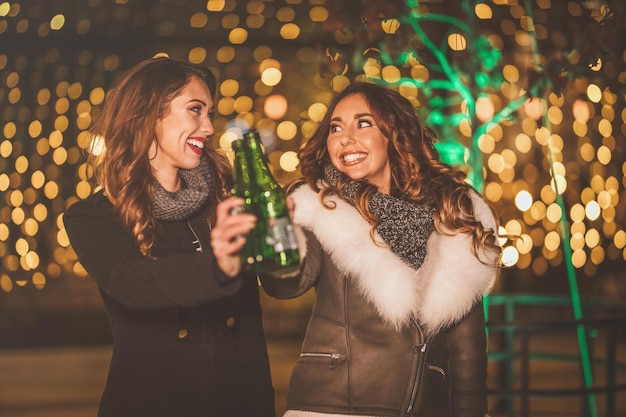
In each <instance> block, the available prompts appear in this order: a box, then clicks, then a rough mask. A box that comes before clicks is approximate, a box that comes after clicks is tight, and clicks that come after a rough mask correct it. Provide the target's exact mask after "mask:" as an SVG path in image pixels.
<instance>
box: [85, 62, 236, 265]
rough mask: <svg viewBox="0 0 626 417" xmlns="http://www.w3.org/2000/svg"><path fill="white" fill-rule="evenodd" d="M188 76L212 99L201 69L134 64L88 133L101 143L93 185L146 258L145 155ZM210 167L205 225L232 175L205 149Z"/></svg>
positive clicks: (150, 229)
mask: <svg viewBox="0 0 626 417" xmlns="http://www.w3.org/2000/svg"><path fill="white" fill-rule="evenodd" d="M192 77H196V78H198V79H199V80H201V81H203V82H204V83H205V84H206V85H207V86H208V87H209V90H210V91H211V93H212V94H213V95H215V89H216V86H217V81H216V79H215V76H214V75H213V73H212V72H211V71H210V70H209V69H208V68H205V67H202V66H200V65H194V64H190V63H186V62H182V61H177V60H173V59H170V58H165V57H158V58H152V59H148V60H145V61H142V62H140V63H139V64H137V65H135V66H134V67H132V68H131V69H130V70H129V71H127V72H126V73H125V74H124V75H123V76H122V78H120V79H119V80H118V81H117V82H116V83H115V84H114V86H113V87H112V88H111V89H110V90H109V92H108V93H107V95H106V98H105V101H104V105H103V107H102V108H101V111H100V113H99V114H98V116H97V118H96V122H95V124H94V126H93V128H92V134H93V135H94V137H97V138H101V139H102V140H104V145H105V150H104V153H103V154H101V155H99V156H97V155H94V154H92V155H91V160H92V163H93V164H94V165H95V167H94V169H95V178H96V181H97V182H98V183H99V184H100V185H101V186H102V188H103V189H104V192H105V193H106V196H107V197H108V199H109V200H110V201H111V203H112V204H113V207H114V210H115V214H116V215H117V218H118V221H119V222H120V224H121V226H122V228H123V229H124V230H125V231H126V232H127V233H128V234H129V235H130V236H132V237H133V238H134V240H135V242H136V243H137V246H138V247H139V249H140V251H141V252H142V253H143V254H144V255H146V256H149V254H150V250H151V248H152V246H153V245H154V242H155V239H156V233H157V230H156V219H155V217H154V209H153V205H152V195H153V192H154V184H155V181H156V180H155V177H154V175H153V173H152V169H151V167H150V161H149V156H148V150H149V149H150V146H151V145H152V143H153V142H154V140H155V137H156V134H155V128H156V124H157V121H158V120H159V119H161V118H163V117H164V116H165V115H166V114H167V112H168V110H169V105H170V103H171V101H172V100H173V99H174V98H175V97H177V96H178V95H179V94H180V93H181V90H182V89H183V88H184V87H185V86H186V85H187V83H188V82H189V81H190V80H191V78H192ZM205 152H206V153H207V155H208V156H209V159H210V161H212V162H213V163H212V164H211V165H212V169H213V178H214V184H215V187H216V191H215V194H216V196H217V199H212V201H210V207H209V218H208V221H209V222H214V221H215V218H214V216H215V206H216V205H217V202H218V201H219V200H221V199H223V198H225V197H226V196H227V195H228V192H229V190H230V188H231V187H232V174H231V169H230V165H229V163H228V160H227V159H226V158H225V157H224V156H223V155H221V154H218V153H217V152H215V151H213V150H209V149H207V148H205Z"/></svg>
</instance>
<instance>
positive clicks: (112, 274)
mask: <svg viewBox="0 0 626 417" xmlns="http://www.w3.org/2000/svg"><path fill="white" fill-rule="evenodd" d="M64 223H65V228H66V230H67V233H68V236H69V238H70V243H71V245H72V247H73V249H74V250H75V251H76V253H77V255H78V259H79V261H80V262H81V264H82V265H83V266H84V268H85V269H86V270H87V272H88V273H89V275H90V276H91V277H92V278H93V279H94V280H95V281H96V282H97V284H98V287H99V290H100V293H101V295H102V300H103V302H104V306H105V308H106V311H107V314H108V316H109V320H110V326H111V331H112V333H113V338H114V344H113V354H112V358H111V364H110V368H109V375H108V379H107V384H106V388H105V391H104V393H103V396H102V400H101V403H100V411H99V416H100V417H109V416H111V417H126V416H129V417H130V416H132V417H141V416H150V417H158V416H164V417H165V416H168V417H172V416H177V417H187V416H188V417H199V416H202V417H211V416H215V417H228V416H232V417H239V416H258V417H274V416H275V411H274V391H273V387H272V382H271V377H270V370H269V360H268V355H267V349H266V344H265V338H264V334H263V326H262V320H261V309H260V305H259V294H258V284H257V281H256V279H255V278H254V277H251V276H241V277H238V278H236V279H232V280H231V279H229V278H227V277H225V276H223V275H221V272H220V271H219V270H218V268H217V266H216V263H215V259H214V257H213V253H212V250H211V247H210V235H209V228H208V225H207V221H206V213H204V214H198V215H196V216H195V217H193V218H191V219H189V221H172V222H162V221H160V222H159V224H158V225H159V234H158V237H157V242H156V245H155V247H154V249H153V255H155V256H157V259H149V258H148V257H145V256H143V255H142V254H141V253H140V252H139V250H138V248H137V246H136V244H135V243H134V242H133V240H132V239H131V238H130V237H129V236H128V235H126V234H125V233H124V232H123V231H122V229H121V228H120V226H119V224H118V223H117V221H116V220H115V217H114V214H113V207H112V205H111V203H110V202H109V201H108V199H107V198H106V197H105V196H104V195H103V193H102V192H99V193H97V194H94V195H93V196H91V197H89V198H87V199H86V200H84V201H80V202H77V203H75V204H74V205H72V206H71V207H70V208H69V209H68V210H67V211H66V213H65V214H64ZM196 240H198V241H199V242H194V241H196ZM198 248H201V252H200V251H198Z"/></svg>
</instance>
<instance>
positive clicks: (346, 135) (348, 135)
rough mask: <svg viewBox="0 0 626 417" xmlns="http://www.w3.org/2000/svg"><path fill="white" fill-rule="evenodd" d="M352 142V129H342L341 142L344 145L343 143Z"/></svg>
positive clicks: (348, 143) (353, 140) (353, 139)
mask: <svg viewBox="0 0 626 417" xmlns="http://www.w3.org/2000/svg"><path fill="white" fill-rule="evenodd" d="M354 142H355V138H354V132H353V131H352V129H346V130H344V132H343V135H341V144H342V145H344V146H345V145H350V144H352V143H354Z"/></svg>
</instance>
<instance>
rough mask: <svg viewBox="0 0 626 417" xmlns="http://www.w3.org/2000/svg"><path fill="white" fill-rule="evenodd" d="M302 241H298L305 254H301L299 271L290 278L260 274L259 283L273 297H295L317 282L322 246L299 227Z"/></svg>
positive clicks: (311, 235) (310, 234) (309, 233)
mask: <svg viewBox="0 0 626 417" xmlns="http://www.w3.org/2000/svg"><path fill="white" fill-rule="evenodd" d="M301 230H302V233H303V237H304V241H302V242H299V244H300V246H301V247H302V246H305V247H306V251H305V254H302V252H301V256H302V262H301V263H300V270H299V273H298V274H297V275H296V276H294V277H292V278H276V277H273V276H271V275H261V276H260V277H259V278H260V279H261V283H262V285H263V289H264V290H265V292H266V293H267V294H268V295H269V296H272V297H274V298H281V299H287V298H295V297H299V296H301V295H303V294H304V293H306V292H307V291H308V290H309V289H311V287H313V286H314V285H315V284H316V283H317V279H318V278H319V274H320V268H321V262H322V248H321V246H320V243H319V242H318V241H317V239H315V237H314V235H313V233H311V232H309V231H307V230H304V229H301Z"/></svg>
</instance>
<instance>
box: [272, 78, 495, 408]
mask: <svg viewBox="0 0 626 417" xmlns="http://www.w3.org/2000/svg"><path fill="white" fill-rule="evenodd" d="M299 156H300V163H301V167H302V173H303V176H304V184H301V185H300V186H299V187H294V188H295V191H293V192H292V193H291V195H290V198H291V201H293V203H295V209H294V222H295V223H296V224H297V225H299V226H301V227H302V230H303V232H304V235H305V237H306V239H305V240H304V241H305V242H306V244H305V245H301V247H302V248H303V254H304V261H303V262H302V264H301V268H300V274H299V276H297V277H295V278H290V279H272V277H269V276H265V277H262V278H263V284H264V287H265V290H266V291H267V292H268V293H270V294H272V295H273V296H275V297H278V298H290V297H296V296H299V295H301V294H303V293H304V292H306V291H308V290H309V289H310V288H312V287H315V291H316V300H315V304H314V307H313V311H312V316H311V318H310V321H309V324H308V327H307V331H306V335H305V338H304V342H303V345H302V351H301V354H300V358H299V360H298V361H297V363H296V366H295V368H294V370H293V374H292V376H291V381H290V387H289V394H288V400H287V412H286V414H285V417H318V416H337V415H350V416H416V417H417V416H419V417H422V416H428V417H483V416H484V415H485V413H486V411H487V387H486V379H487V353H486V335H485V321H484V314H483V304H482V296H483V295H484V294H486V293H487V292H488V291H489V290H490V288H491V286H492V285H493V282H494V280H495V278H496V274H497V271H498V261H499V252H500V251H499V248H498V246H497V243H496V235H495V233H496V232H497V224H496V221H495V218H494V216H493V214H492V212H491V210H490V209H489V207H488V205H487V204H486V202H485V201H484V200H483V199H482V198H481V197H480V196H479V194H478V193H476V192H475V191H473V190H472V189H471V187H470V186H469V185H467V184H466V183H465V182H464V181H463V177H462V176H461V175H460V174H455V173H454V172H453V171H452V169H451V168H450V167H448V166H447V165H445V164H443V163H441V162H440V161H439V160H438V155H437V152H436V151H435V149H434V147H433V137H432V135H431V134H430V132H428V131H427V130H426V129H425V128H423V127H422V126H421V125H420V123H419V121H418V119H417V117H416V115H415V112H414V109H413V107H412V105H411V103H410V102H409V101H408V100H406V99H405V98H404V97H402V96H401V95H400V94H399V93H397V92H396V91H394V90H391V89H388V88H384V87H381V86H377V85H374V84H369V83H356V84H353V85H351V86H349V87H347V88H346V89H345V90H344V91H343V92H341V93H340V94H338V95H337V96H336V97H335V99H334V100H333V101H332V103H331V104H330V106H329V108H328V111H327V113H326V116H325V117H324V119H323V120H322V121H321V122H320V125H319V128H318V130H317V131H316V133H315V134H314V135H313V137H312V138H311V139H310V140H309V141H308V143H307V144H306V145H305V146H304V148H303V149H302V150H301V151H300V154H299Z"/></svg>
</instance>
